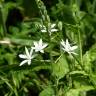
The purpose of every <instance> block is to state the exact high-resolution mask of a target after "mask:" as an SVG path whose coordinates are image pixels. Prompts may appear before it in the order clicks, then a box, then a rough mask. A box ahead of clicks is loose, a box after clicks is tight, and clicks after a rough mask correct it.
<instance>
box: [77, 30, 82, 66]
mask: <svg viewBox="0 0 96 96" xmlns="http://www.w3.org/2000/svg"><path fill="white" fill-rule="evenodd" d="M78 36H79V47H80V62H81V65H82V66H83V54H82V41H81V33H80V29H79V28H78Z"/></svg>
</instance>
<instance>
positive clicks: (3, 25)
mask: <svg viewBox="0 0 96 96" xmlns="http://www.w3.org/2000/svg"><path fill="white" fill-rule="evenodd" d="M0 15H1V24H2V27H3V33H2V35H3V37H4V36H5V35H6V33H7V29H6V24H5V20H4V14H3V6H2V5H1V7H0Z"/></svg>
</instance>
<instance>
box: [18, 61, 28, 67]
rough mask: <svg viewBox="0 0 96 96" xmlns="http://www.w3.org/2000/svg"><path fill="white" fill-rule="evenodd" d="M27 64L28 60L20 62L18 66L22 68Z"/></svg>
mask: <svg viewBox="0 0 96 96" xmlns="http://www.w3.org/2000/svg"><path fill="white" fill-rule="evenodd" d="M27 62H28V60H24V61H22V62H21V63H20V65H19V66H22V65H23V64H25V63H27Z"/></svg>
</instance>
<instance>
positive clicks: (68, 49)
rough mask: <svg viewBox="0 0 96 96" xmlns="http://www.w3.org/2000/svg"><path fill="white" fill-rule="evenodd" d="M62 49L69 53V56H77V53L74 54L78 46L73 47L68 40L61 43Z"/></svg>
mask: <svg viewBox="0 0 96 96" xmlns="http://www.w3.org/2000/svg"><path fill="white" fill-rule="evenodd" d="M61 45H62V49H63V50H64V51H65V52H67V53H68V54H74V55H77V53H75V52H74V50H75V49H77V48H78V46H71V45H70V43H69V42H68V39H66V41H65V42H64V41H63V40H62V41H61Z"/></svg>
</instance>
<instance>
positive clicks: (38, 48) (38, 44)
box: [19, 24, 78, 66]
mask: <svg viewBox="0 0 96 96" xmlns="http://www.w3.org/2000/svg"><path fill="white" fill-rule="evenodd" d="M55 26H56V24H50V26H49V29H48V30H49V32H50V33H49V35H50V36H51V32H56V31H58V30H57V29H55V28H54V27H55ZM40 27H41V28H42V29H41V32H47V28H46V26H44V25H43V26H41V25H40ZM33 44H34V46H32V47H31V49H30V51H29V50H28V49H27V47H25V54H20V55H19V57H20V58H22V59H24V60H23V61H22V62H21V63H20V66H22V65H23V64H25V63H28V65H30V64H31V60H32V59H33V58H35V57H36V54H34V52H35V53H36V52H41V53H44V48H46V47H47V46H48V44H47V43H43V41H42V39H40V40H39V41H34V42H33ZM60 45H61V49H62V50H63V51H64V52H67V53H68V54H69V55H71V54H73V55H77V53H75V52H74V51H75V49H77V48H78V46H71V44H70V43H69V41H68V39H66V41H63V40H61V42H60Z"/></svg>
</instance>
